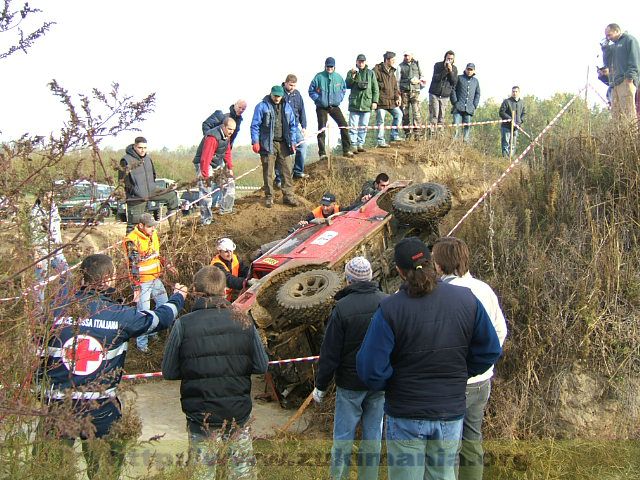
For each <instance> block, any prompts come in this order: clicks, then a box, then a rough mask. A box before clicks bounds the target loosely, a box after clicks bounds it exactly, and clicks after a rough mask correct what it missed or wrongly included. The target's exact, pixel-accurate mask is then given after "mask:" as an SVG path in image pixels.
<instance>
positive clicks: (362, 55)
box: [356, 53, 367, 62]
mask: <svg viewBox="0 0 640 480" xmlns="http://www.w3.org/2000/svg"><path fill="white" fill-rule="evenodd" d="M366 61H367V57H365V56H364V53H361V54H360V55H358V56H357V57H356V62H366Z"/></svg>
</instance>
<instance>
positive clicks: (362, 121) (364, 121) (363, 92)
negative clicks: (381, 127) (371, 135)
mask: <svg viewBox="0 0 640 480" xmlns="http://www.w3.org/2000/svg"><path fill="white" fill-rule="evenodd" d="M346 79H347V80H346V82H347V88H349V89H351V93H350V94H349V126H350V127H351V129H350V130H349V135H350V137H351V145H352V147H353V153H360V152H364V151H365V150H364V142H365V139H366V138H367V127H368V126H369V117H370V116H371V110H375V109H376V108H378V99H379V97H380V88H379V86H378V81H377V80H376V76H375V74H374V73H373V71H372V70H370V69H369V67H367V57H365V56H364V55H363V54H362V53H361V54H360V55H358V56H357V57H356V68H352V69H351V70H349V72H347V75H346Z"/></svg>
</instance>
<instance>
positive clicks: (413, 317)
mask: <svg viewBox="0 0 640 480" xmlns="http://www.w3.org/2000/svg"><path fill="white" fill-rule="evenodd" d="M394 260H395V262H396V266H397V270H398V273H399V275H400V277H401V278H402V279H403V280H404V282H405V283H404V284H403V285H402V286H401V288H400V290H399V291H398V292H397V293H395V294H394V295H391V296H390V297H387V298H385V299H383V300H382V301H381V302H380V307H379V308H378V310H377V311H376V313H375V314H374V316H373V319H372V320H371V323H370V324H369V329H368V330H367V334H366V336H365V338H364V341H363V342H362V347H360V351H359V352H358V354H357V356H356V367H357V372H358V377H360V379H361V380H362V381H363V382H364V383H365V384H366V385H367V387H368V388H370V389H371V390H384V391H385V406H384V410H385V413H386V414H387V418H386V423H387V426H386V444H387V462H388V476H389V478H392V479H393V480H408V479H411V480H414V479H415V480H417V479H420V480H422V479H423V478H427V477H428V478H437V479H441V480H454V479H455V478H456V477H455V465H456V461H457V449H458V444H459V443H460V438H461V435H462V423H463V418H464V415H465V410H466V404H465V388H466V386H467V378H468V377H472V376H475V375H479V374H481V373H484V372H486V371H487V370H488V369H489V368H491V366H492V365H493V364H494V363H495V362H496V360H498V358H499V357H500V353H501V352H502V349H501V348H500V341H499V340H498V336H497V335H496V331H495V329H494V328H493V325H492V324H491V320H490V319H489V316H488V315H487V312H486V310H485V309H484V307H483V306H482V303H480V301H479V300H478V299H477V298H476V297H475V296H474V295H473V293H472V292H471V290H469V289H468V288H463V287H458V286H454V285H451V284H448V283H444V282H440V281H438V280H437V274H436V271H435V269H434V266H433V262H432V261H431V256H430V253H429V249H428V247H427V246H426V245H425V243H424V242H423V241H422V240H420V239H418V238H416V237H409V238H405V239H403V240H401V241H400V242H398V243H397V244H396V246H395V250H394ZM425 473H427V475H425Z"/></svg>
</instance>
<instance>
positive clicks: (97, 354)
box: [62, 335, 105, 375]
mask: <svg viewBox="0 0 640 480" xmlns="http://www.w3.org/2000/svg"><path fill="white" fill-rule="evenodd" d="M62 352H63V353H62V362H63V363H64V365H65V367H67V368H68V369H69V370H71V372H72V373H74V374H75V375H90V374H92V373H93V372H95V371H96V370H97V369H98V368H99V367H100V365H101V364H102V362H103V361H104V359H105V358H104V351H103V349H102V345H100V342H98V340H96V339H95V338H93V337H90V336H88V335H78V336H76V337H71V338H70V339H69V340H67V341H66V342H64V345H63V346H62Z"/></svg>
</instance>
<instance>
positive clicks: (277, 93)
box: [271, 85, 284, 97]
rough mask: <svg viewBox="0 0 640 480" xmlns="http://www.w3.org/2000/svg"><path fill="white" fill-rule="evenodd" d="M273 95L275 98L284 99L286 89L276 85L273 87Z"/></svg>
mask: <svg viewBox="0 0 640 480" xmlns="http://www.w3.org/2000/svg"><path fill="white" fill-rule="evenodd" d="M271 95H273V96H274V97H284V88H282V85H274V86H273V87H271Z"/></svg>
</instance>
